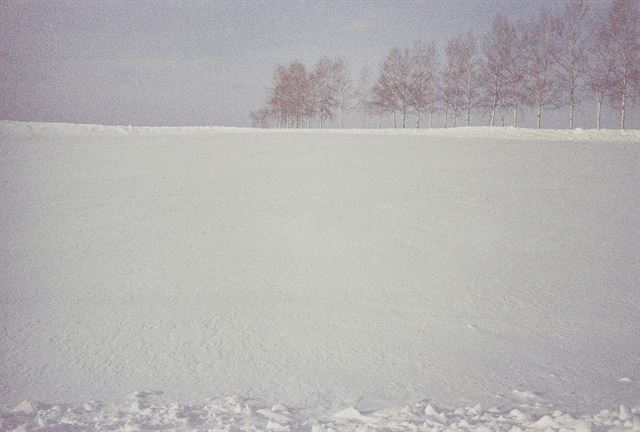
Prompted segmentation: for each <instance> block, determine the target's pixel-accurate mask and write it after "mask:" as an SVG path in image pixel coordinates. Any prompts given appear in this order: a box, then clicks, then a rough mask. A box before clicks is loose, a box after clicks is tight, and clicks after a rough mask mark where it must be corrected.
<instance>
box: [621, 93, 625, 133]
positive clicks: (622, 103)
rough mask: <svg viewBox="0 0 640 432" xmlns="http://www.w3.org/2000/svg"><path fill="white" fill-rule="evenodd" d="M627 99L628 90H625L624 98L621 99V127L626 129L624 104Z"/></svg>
mask: <svg viewBox="0 0 640 432" xmlns="http://www.w3.org/2000/svg"><path fill="white" fill-rule="evenodd" d="M626 99H627V92H626V91H623V92H622V99H621V100H620V129H624V117H625V113H624V104H625V101H626Z"/></svg>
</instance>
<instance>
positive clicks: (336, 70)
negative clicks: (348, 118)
mask: <svg viewBox="0 0 640 432" xmlns="http://www.w3.org/2000/svg"><path fill="white" fill-rule="evenodd" d="M332 66H333V68H332V85H333V88H334V91H335V96H336V99H337V102H338V108H340V127H342V128H344V114H345V112H347V111H349V110H350V109H351V101H352V99H353V84H352V82H351V77H350V73H349V66H348V64H347V62H346V61H345V59H343V58H342V57H336V58H335V60H334V61H333V65H332Z"/></svg>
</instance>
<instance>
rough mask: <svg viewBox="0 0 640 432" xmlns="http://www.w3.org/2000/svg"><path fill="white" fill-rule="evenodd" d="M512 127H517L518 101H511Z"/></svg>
mask: <svg viewBox="0 0 640 432" xmlns="http://www.w3.org/2000/svg"><path fill="white" fill-rule="evenodd" d="M513 127H518V101H515V102H514V103H513Z"/></svg>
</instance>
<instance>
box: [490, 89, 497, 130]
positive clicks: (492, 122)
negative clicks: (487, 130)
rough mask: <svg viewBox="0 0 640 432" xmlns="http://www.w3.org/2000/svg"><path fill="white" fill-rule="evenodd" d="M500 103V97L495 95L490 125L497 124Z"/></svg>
mask: <svg viewBox="0 0 640 432" xmlns="http://www.w3.org/2000/svg"><path fill="white" fill-rule="evenodd" d="M497 105H498V98H497V97H496V96H494V97H493V104H492V105H491V124H490V126H494V125H495V124H496V106H497Z"/></svg>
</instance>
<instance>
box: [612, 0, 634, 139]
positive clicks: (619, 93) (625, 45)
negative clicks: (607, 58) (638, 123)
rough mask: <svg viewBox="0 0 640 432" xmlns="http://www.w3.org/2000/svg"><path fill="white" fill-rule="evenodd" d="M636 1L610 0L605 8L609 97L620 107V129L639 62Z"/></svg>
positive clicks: (623, 126) (623, 122)
mask: <svg viewBox="0 0 640 432" xmlns="http://www.w3.org/2000/svg"><path fill="white" fill-rule="evenodd" d="M639 14H640V12H639V10H638V1H637V0H613V3H612V4H611V8H610V9H609V15H608V16H609V26H610V28H611V32H612V36H613V49H614V50H613V53H614V60H615V62H614V69H613V77H614V86H613V93H612V96H613V100H614V103H615V104H616V105H617V107H618V109H620V129H624V128H625V116H626V106H627V100H628V98H629V91H630V88H631V85H632V82H633V80H634V79H635V78H636V77H637V73H638V72H637V71H638V68H639V67H640V66H639V62H640V43H639V42H638V33H639V32H640V28H638V27H639V21H638V15H639Z"/></svg>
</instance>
